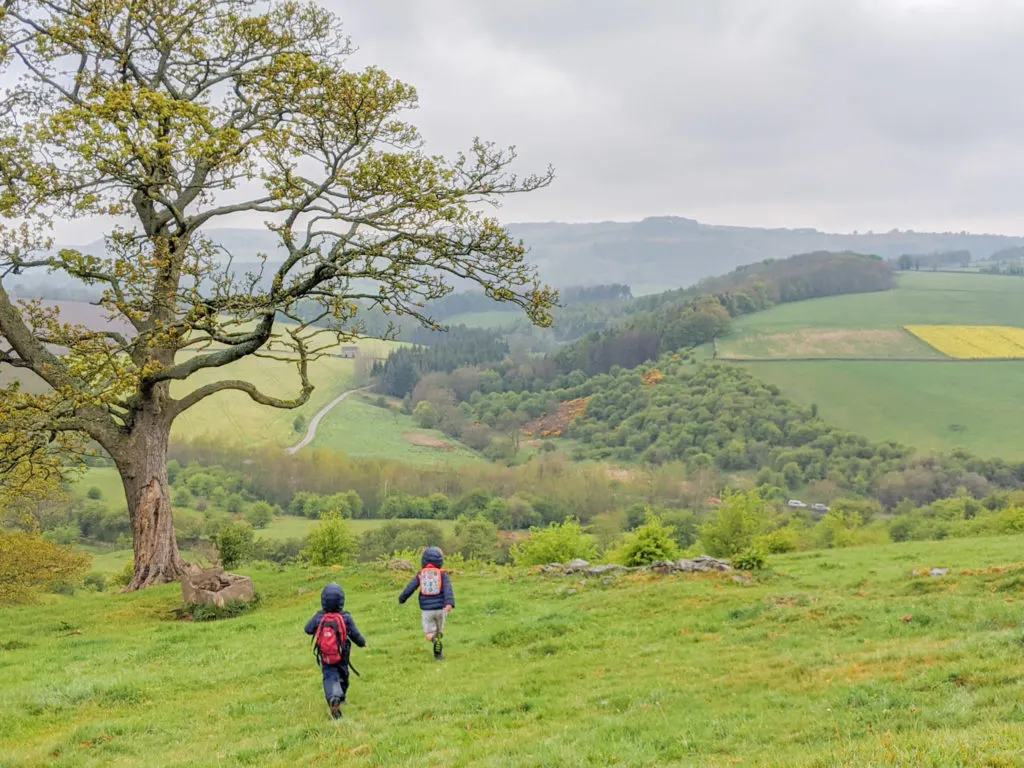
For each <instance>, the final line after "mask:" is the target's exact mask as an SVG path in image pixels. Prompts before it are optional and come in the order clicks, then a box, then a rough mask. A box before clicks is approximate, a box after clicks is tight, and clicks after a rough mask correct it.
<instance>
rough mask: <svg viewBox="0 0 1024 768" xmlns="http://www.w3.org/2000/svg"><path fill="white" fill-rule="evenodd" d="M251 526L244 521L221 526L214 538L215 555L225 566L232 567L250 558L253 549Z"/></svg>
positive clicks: (253, 536) (253, 537)
mask: <svg viewBox="0 0 1024 768" xmlns="http://www.w3.org/2000/svg"><path fill="white" fill-rule="evenodd" d="M254 539H255V535H254V534H253V530H252V526H251V525H249V524H248V523H246V522H239V523H231V524H230V525H225V526H222V527H221V529H220V530H219V531H218V532H217V535H216V537H215V538H214V544H216V545H217V555H218V556H219V557H220V563H221V565H223V566H224V567H225V568H233V567H235V566H236V565H239V564H240V563H244V562H245V561H247V560H251V559H252V555H253V551H254Z"/></svg>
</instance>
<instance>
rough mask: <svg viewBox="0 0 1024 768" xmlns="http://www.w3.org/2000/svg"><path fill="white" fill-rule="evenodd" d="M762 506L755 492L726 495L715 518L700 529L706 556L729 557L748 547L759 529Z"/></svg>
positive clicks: (758, 495) (762, 512)
mask: <svg viewBox="0 0 1024 768" xmlns="http://www.w3.org/2000/svg"><path fill="white" fill-rule="evenodd" d="M764 507H765V505H764V502H763V501H762V500H761V496H760V494H759V493H758V492H757V491H756V490H755V491H750V493H746V494H743V493H735V494H732V495H729V496H727V497H726V498H725V499H724V500H723V503H722V506H721V507H719V508H718V511H717V512H716V513H715V516H714V517H713V518H712V519H711V520H710V521H709V522H708V523H706V524H705V525H704V527H703V528H702V529H701V532H700V538H701V543H702V544H703V545H704V549H705V550H706V551H707V553H708V554H709V555H714V556H715V557H731V556H732V555H735V554H737V553H738V552H742V551H743V550H745V549H747V548H748V547H750V545H751V544H752V543H753V541H754V536H755V535H756V534H757V532H758V529H759V528H760V527H761V519H762V518H763V517H764Z"/></svg>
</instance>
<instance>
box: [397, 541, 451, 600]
mask: <svg viewBox="0 0 1024 768" xmlns="http://www.w3.org/2000/svg"><path fill="white" fill-rule="evenodd" d="M421 564H422V566H423V567H424V568H426V567H427V566H428V565H433V566H435V567H437V568H441V567H442V566H443V565H444V555H443V554H441V550H440V549H438V548H437V547H427V548H426V549H425V550H423V559H422V561H421ZM419 588H420V575H419V574H418V573H417V574H416V575H415V576H413V577H412V580H411V581H410V582H409V583H408V584H407V585H406V587H405V589H404V590H402V594H401V595H399V596H398V602H399V603H404V602H405V601H406V600H408V599H409V598H410V597H412V593H413V592H415V591H416V590H417V589H419ZM446 605H450V606H451V607H452V608H454V607H455V590H454V589H452V580H451V578H450V577H449V576H448V574H447V573H443V574H441V594H440V595H424V594H423V593H422V592H421V593H420V610H422V611H439V610H441V609H442V608H444V607H445V606H446Z"/></svg>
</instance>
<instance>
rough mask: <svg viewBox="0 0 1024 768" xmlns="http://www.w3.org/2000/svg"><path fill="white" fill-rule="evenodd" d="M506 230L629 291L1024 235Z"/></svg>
mask: <svg viewBox="0 0 1024 768" xmlns="http://www.w3.org/2000/svg"><path fill="white" fill-rule="evenodd" d="M508 228H509V230H510V231H511V232H512V233H513V234H515V235H517V236H518V237H521V238H522V239H523V240H524V241H525V242H526V244H527V245H528V246H529V247H530V249H531V250H530V254H529V257H528V258H529V260H530V261H531V262H532V263H533V264H535V265H536V266H537V267H538V268H539V270H540V274H541V277H542V279H543V280H544V281H545V282H547V283H549V284H551V285H555V286H559V287H564V286H570V285H600V284H609V283H624V284H627V285H630V286H632V287H633V292H634V294H635V295H638V294H641V293H652V292H656V291H659V290H667V289H671V288H679V287H685V286H689V285H692V284H694V283H696V282H697V281H698V280H701V279H703V278H706V277H713V276H715V275H722V274H725V273H727V272H730V271H732V270H733V269H735V268H736V267H740V266H743V265H744V264H752V263H754V262H758V261H762V260H764V259H781V258H786V257H788V256H792V255H794V254H799V253H811V252H814V251H852V252H855V253H864V254H873V255H876V256H881V257H883V258H885V259H896V258H898V257H900V256H902V255H904V254H928V253H935V252H940V251H960V250H966V251H970V253H971V257H972V258H973V259H974V260H982V259H987V258H989V257H991V256H992V255H993V254H995V253H997V252H999V251H1005V250H1007V249H1021V248H1024V237H1013V236H1008V235H992V234H971V233H968V232H914V231H910V230H892V231H889V232H884V233H871V232H866V233H856V234H839V233H829V232H821V231H819V230H817V229H813V228H807V227H803V228H793V229H787V228H763V227H743V226H733V225H723V224H703V223H701V222H699V221H697V220H695V219H688V218H684V217H680V216H652V217H649V218H645V219H642V220H641V221H633V222H616V221H601V222H588V223H578V224H569V223H562V222H557V221H549V222H516V223H512V224H509V225H508ZM207 234H208V235H210V236H211V237H212V238H213V239H214V240H215V241H216V242H217V243H219V244H220V245H222V246H223V247H224V248H225V249H226V250H227V251H229V252H230V253H231V254H232V256H233V260H234V264H235V267H236V268H237V269H238V270H239V271H245V270H246V269H247V268H251V267H252V266H253V263H254V262H255V260H256V257H257V254H259V253H265V254H266V255H267V256H268V257H269V260H270V262H271V263H273V262H275V261H278V260H279V259H280V258H282V254H281V253H280V251H279V249H278V247H277V242H276V238H275V237H274V235H273V234H271V233H270V232H268V231H266V230H263V229H215V230H209V231H208V232H207ZM79 247H80V248H82V249H83V250H87V251H90V252H93V253H97V254H98V253H99V252H101V251H102V250H103V244H102V242H101V241H97V242H94V243H91V244H89V245H86V246H79ZM26 277H27V276H26ZM56 277H57V276H55V275H54V276H47V277H46V279H47V280H53V279H55V278H56ZM26 282H29V279H26ZM467 287H468V286H467Z"/></svg>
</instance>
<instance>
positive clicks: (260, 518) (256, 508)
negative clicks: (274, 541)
mask: <svg viewBox="0 0 1024 768" xmlns="http://www.w3.org/2000/svg"><path fill="white" fill-rule="evenodd" d="M245 519H246V520H248V521H249V524H250V525H252V527H253V528H266V527H267V526H268V525H270V524H271V523H272V522H273V520H274V508H273V507H272V506H270V504H268V503H267V502H265V501H257V502H256V503H255V504H253V505H252V506H251V507H249V511H248V512H246V513H245Z"/></svg>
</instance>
